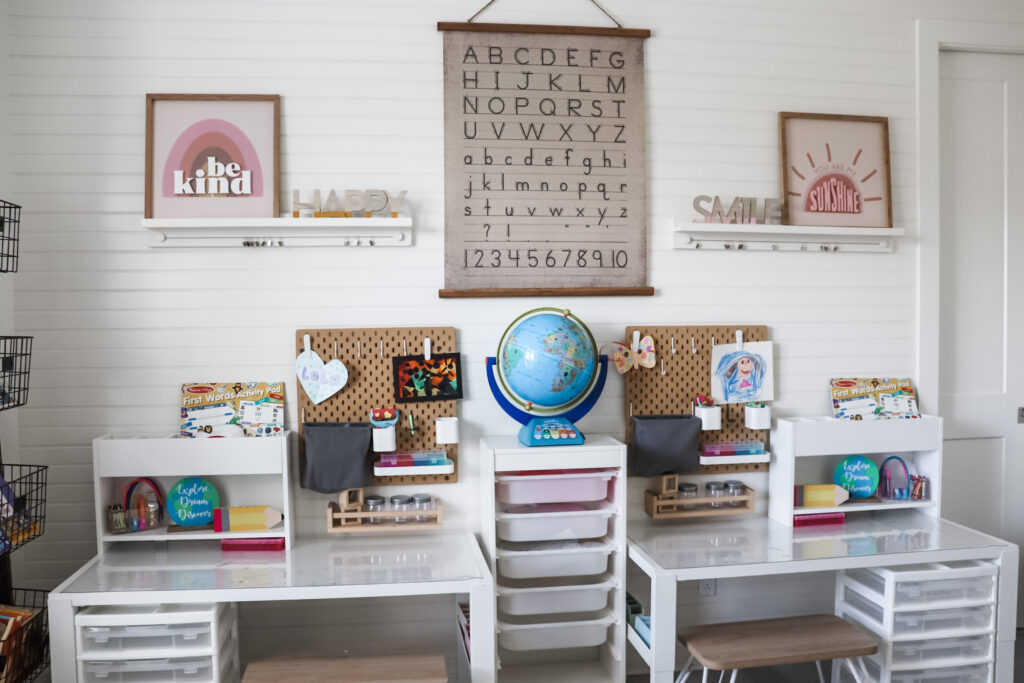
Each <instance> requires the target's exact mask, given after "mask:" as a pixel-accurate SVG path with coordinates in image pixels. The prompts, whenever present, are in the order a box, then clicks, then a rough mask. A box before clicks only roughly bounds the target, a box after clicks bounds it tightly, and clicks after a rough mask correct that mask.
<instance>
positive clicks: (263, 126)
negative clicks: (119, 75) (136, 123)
mask: <svg viewBox="0 0 1024 683" xmlns="http://www.w3.org/2000/svg"><path fill="white" fill-rule="evenodd" d="M280 137H281V98H280V96H279V95H178V94H156V95H154V94H148V95H146V212H145V217H146V218H276V217H277V216H278V214H279V194H280V193H279V192H278V187H279V184H278V178H279V175H280V163H279V160H280V154H281V151H280V150H281V145H280Z"/></svg>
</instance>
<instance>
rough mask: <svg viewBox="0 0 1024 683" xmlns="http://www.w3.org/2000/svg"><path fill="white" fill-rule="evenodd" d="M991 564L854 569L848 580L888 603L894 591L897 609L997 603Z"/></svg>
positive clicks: (994, 572)
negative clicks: (889, 595) (887, 591)
mask: <svg viewBox="0 0 1024 683" xmlns="http://www.w3.org/2000/svg"><path fill="white" fill-rule="evenodd" d="M997 571H998V568H997V567H996V565H994V564H992V563H991V562H981V561H977V560H964V561H960V562H942V563H932V564H919V565H909V566H906V567H900V568H891V569H890V568H878V569H853V570H849V571H847V572H846V576H847V577H848V578H850V579H852V580H853V581H854V582H856V583H859V584H861V585H862V586H864V587H866V588H867V589H869V591H871V592H873V593H875V594H876V598H875V599H876V600H878V601H883V602H884V600H885V596H886V590H887V589H888V590H890V591H891V595H892V606H893V607H894V608H895V609H897V610H898V609H901V608H915V607H919V606H925V605H927V606H935V605H936V604H938V603H950V604H955V603H961V604H963V603H975V604H977V603H982V602H990V601H992V600H994V599H995V589H996V573H997Z"/></svg>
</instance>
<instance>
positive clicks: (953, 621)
mask: <svg viewBox="0 0 1024 683" xmlns="http://www.w3.org/2000/svg"><path fill="white" fill-rule="evenodd" d="M841 607H842V608H846V610H847V611H848V612H849V615H848V616H851V617H853V618H854V620H855V621H858V622H860V623H863V624H864V625H865V626H867V627H869V628H871V629H872V630H873V631H875V632H877V633H882V630H883V625H884V623H885V622H884V617H885V615H884V610H883V609H882V607H881V605H877V604H875V603H873V602H871V601H870V600H868V599H867V598H865V597H864V596H862V595H861V594H860V593H858V592H857V591H854V590H851V589H850V588H849V587H844V588H843V593H842V603H841ZM992 615H993V609H992V605H977V606H973V607H954V608H947V609H933V610H919V611H915V612H896V613H895V614H894V615H893V628H892V633H891V635H892V636H893V637H900V636H914V635H918V634H925V635H933V634H937V633H944V632H949V633H950V635H955V634H956V633H957V632H959V631H963V632H969V631H973V632H975V633H977V632H979V631H983V630H986V629H991V628H992V625H993V623H992ZM844 616H847V615H846V614H844Z"/></svg>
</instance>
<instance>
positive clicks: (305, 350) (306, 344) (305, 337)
mask: <svg viewBox="0 0 1024 683" xmlns="http://www.w3.org/2000/svg"><path fill="white" fill-rule="evenodd" d="M309 343H310V340H309V335H308V334H304V335H302V352H303V353H309Z"/></svg>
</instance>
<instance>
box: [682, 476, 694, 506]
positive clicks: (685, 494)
mask: <svg viewBox="0 0 1024 683" xmlns="http://www.w3.org/2000/svg"><path fill="white" fill-rule="evenodd" d="M679 497H680V498H682V499H683V500H686V499H687V498H696V497H697V485H696V484H694V483H693V482H691V481H684V482H680V484H679ZM696 507H697V506H696V505H695V504H693V503H683V509H684V510H693V509H694V508H696Z"/></svg>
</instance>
